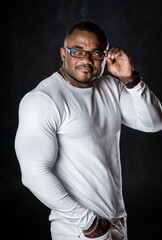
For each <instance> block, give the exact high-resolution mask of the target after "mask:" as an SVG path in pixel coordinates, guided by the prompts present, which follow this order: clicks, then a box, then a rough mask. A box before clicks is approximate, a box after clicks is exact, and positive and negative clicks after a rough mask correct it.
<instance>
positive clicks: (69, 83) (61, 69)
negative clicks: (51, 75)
mask: <svg viewBox="0 0 162 240" xmlns="http://www.w3.org/2000/svg"><path fill="white" fill-rule="evenodd" d="M60 71H61V73H62V75H63V78H64V79H65V80H66V82H67V83H69V84H71V83H70V82H69V80H67V78H66V77H65V75H64V73H63V71H62V69H61V68H60Z"/></svg>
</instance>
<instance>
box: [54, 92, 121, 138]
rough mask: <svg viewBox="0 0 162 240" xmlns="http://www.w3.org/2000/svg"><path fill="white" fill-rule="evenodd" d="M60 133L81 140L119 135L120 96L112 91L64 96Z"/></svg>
mask: <svg viewBox="0 0 162 240" xmlns="http://www.w3.org/2000/svg"><path fill="white" fill-rule="evenodd" d="M61 107H62V116H61V125H60V127H59V130H58V134H59V135H63V136H64V137H66V138H73V139H78V138H82V137H85V136H87V137H89V136H94V138H100V137H102V138H103V136H111V135H112V134H116V133H117V132H118V131H119V129H120V127H121V115H120V109H119V103H118V100H117V98H116V97H115V96H114V95H113V94H112V93H111V92H108V93H104V92H97V91H96V92H92V93H87V94H84V95H83V94H81V93H75V94H74V93H73V94H69V95H68V97H66V98H64V99H62V106H61Z"/></svg>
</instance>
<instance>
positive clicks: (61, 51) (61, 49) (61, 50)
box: [60, 47, 65, 62]
mask: <svg viewBox="0 0 162 240" xmlns="http://www.w3.org/2000/svg"><path fill="white" fill-rule="evenodd" d="M60 55H61V59H62V61H63V62H64V61H65V48H63V47H61V48H60Z"/></svg>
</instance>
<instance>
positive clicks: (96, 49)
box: [72, 45, 104, 51]
mask: <svg viewBox="0 0 162 240" xmlns="http://www.w3.org/2000/svg"><path fill="white" fill-rule="evenodd" d="M72 48H76V49H82V50H84V47H81V46H77V45H75V46H72ZM92 51H104V49H103V48H93V49H92Z"/></svg>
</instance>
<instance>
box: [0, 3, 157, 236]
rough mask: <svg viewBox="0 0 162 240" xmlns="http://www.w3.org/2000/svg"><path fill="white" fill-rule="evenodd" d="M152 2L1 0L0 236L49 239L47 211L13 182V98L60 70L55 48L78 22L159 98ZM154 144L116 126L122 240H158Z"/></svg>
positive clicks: (153, 137)
mask: <svg viewBox="0 0 162 240" xmlns="http://www.w3.org/2000/svg"><path fill="white" fill-rule="evenodd" d="M160 2H161V1H157V0H136V1H135V0H133V1H131V0H123V1H122V0H121V1H120V0H103V1H102V0H100V1H98V0H96V1H95V0H88V1H86V0H82V1H81V0H78V1H75V0H71V1H66V0H57V1H47V0H46V1H42V0H39V1H38V0H37V1H34V0H25V1H22V0H14V1H12V0H10V1H9V0H6V1H3V3H2V4H1V23H2V28H1V38H0V40H1V48H2V50H1V52H3V58H2V55H1V60H2V59H3V61H1V66H2V70H1V72H2V73H3V74H2V76H3V78H1V79H2V81H1V96H2V100H1V125H0V126H1V134H2V136H1V139H0V141H1V163H0V171H1V174H0V186H1V200H2V203H1V215H0V216H1V223H2V221H3V224H4V227H3V228H2V229H3V230H4V233H5V235H4V237H3V239H23V240H26V239H28V240H29V239H31V240H33V239H39V240H44V239H46V240H48V239H50V233H49V222H48V214H49V209H47V208H46V207H45V206H44V205H43V204H42V203H40V202H39V201H38V200H37V199H36V198H35V197H34V196H33V195H32V194H31V193H30V192H29V190H27V189H26V188H25V187H24V186H23V185H22V184H21V174H20V169H19V164H18V162H17V159H16V156H15V152H14V137H15V132H16V128H17V124H18V117H17V111H18V104H19V102H20V99H21V98H22V97H23V95H24V94H25V93H26V92H27V91H29V90H31V89H32V88H34V87H35V86H36V85H37V84H38V83H39V82H40V81H41V80H42V79H44V78H45V77H47V76H49V75H51V74H52V73H53V72H54V71H56V70H57V69H58V68H59V67H60V65H61V60H60V56H59V48H60V47H61V46H62V44H63V40H64V33H65V30H66V29H67V27H68V26H69V25H71V24H72V23H74V22H76V21H78V20H82V19H87V20H93V21H96V22H97V23H99V24H101V25H102V26H103V27H104V28H105V30H106V31H107V33H108V35H109V40H110V47H112V46H118V47H119V48H121V49H124V50H125V51H126V52H127V53H128V55H130V56H131V59H132V61H133V63H134V66H135V68H136V69H137V70H138V71H140V72H141V74H142V76H143V80H144V81H145V82H146V84H147V85H149V87H150V89H151V90H152V91H153V92H154V93H155V94H156V95H157V97H158V98H159V99H160V100H162V89H161V87H162V79H161V71H162V67H161V56H162V48H161V21H162V16H161V4H160ZM161 147H162V134H161V132H158V133H143V132H138V131H135V130H132V129H129V128H127V127H124V126H123V127H122V136H121V157H122V172H123V194H124V198H125V205H126V209H127V212H128V233H129V240H145V239H147V240H149V239H151V240H156V239H157V240H159V235H160V234H162V230H161V229H162V228H161V224H160V223H161V210H162V208H161V202H162V197H161V196H162V188H161V183H162V181H161V180H162V161H161V160H162V159H161ZM2 212H3V213H4V215H3V216H2ZM13 225H14V226H13ZM1 235H2V233H1Z"/></svg>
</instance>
